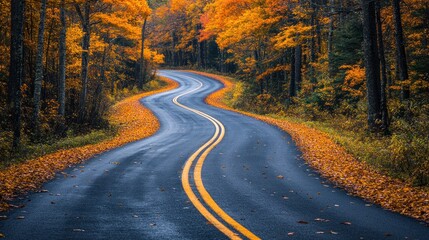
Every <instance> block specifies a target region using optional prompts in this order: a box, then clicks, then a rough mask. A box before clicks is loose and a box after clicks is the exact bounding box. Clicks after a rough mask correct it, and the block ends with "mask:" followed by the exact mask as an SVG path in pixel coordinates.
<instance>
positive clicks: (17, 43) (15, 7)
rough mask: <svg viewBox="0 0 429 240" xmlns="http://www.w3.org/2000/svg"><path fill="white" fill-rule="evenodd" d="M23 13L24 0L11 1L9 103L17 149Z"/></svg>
mask: <svg viewBox="0 0 429 240" xmlns="http://www.w3.org/2000/svg"><path fill="white" fill-rule="evenodd" d="M24 13H25V0H12V1H11V10H10V16H11V29H10V64H9V82H8V90H9V91H8V92H9V103H10V109H11V111H12V119H11V122H12V129H13V142H12V148H13V149H17V148H18V147H19V146H20V142H21V98H22V93H21V85H22V79H23V68H24V56H23V53H24V51H23V44H24V34H23V31H24Z"/></svg>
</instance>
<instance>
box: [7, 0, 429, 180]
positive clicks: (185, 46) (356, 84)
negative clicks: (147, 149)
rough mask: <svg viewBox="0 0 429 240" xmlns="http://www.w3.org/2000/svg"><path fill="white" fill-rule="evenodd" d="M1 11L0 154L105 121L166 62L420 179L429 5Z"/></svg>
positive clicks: (94, 3) (132, 2)
mask: <svg viewBox="0 0 429 240" xmlns="http://www.w3.org/2000/svg"><path fill="white" fill-rule="evenodd" d="M0 11H1V15H0V24H1V26H0V31H1V32H0V49H1V52H2V53H3V54H2V55H0V84H1V85H0V94H1V97H0V114H1V122H0V129H1V130H2V132H1V135H0V140H1V144H2V146H1V149H2V151H3V152H6V151H7V152H8V153H13V151H16V150H17V149H19V146H20V145H22V143H24V144H27V143H37V142H43V141H46V139H52V138H54V139H55V138H60V137H64V136H65V135H67V134H68V133H69V132H71V131H74V132H85V131H89V130H91V129H94V128H100V127H103V126H105V125H106V124H107V123H106V122H105V120H103V116H104V115H105V113H106V111H107V109H108V106H109V104H110V103H111V102H113V100H114V99H115V98H116V96H117V95H121V93H122V92H123V91H130V90H131V91H132V89H144V85H145V83H146V82H147V81H148V80H149V79H151V78H152V77H153V74H154V70H155V69H156V67H157V66H158V65H159V64H161V63H164V66H165V67H182V68H196V69H206V70H215V71H218V72H222V73H227V74H234V76H236V77H238V78H239V79H240V82H238V83H237V86H236V90H235V92H234V93H233V94H232V95H231V99H230V101H231V104H232V105H234V106H235V107H237V108H241V109H244V110H251V111H255V112H257V113H262V114H271V113H275V114H279V115H281V116H294V117H297V118H301V119H310V120H318V121H322V122H329V123H330V124H331V125H330V126H334V127H335V129H337V130H338V129H341V130H348V131H349V132H352V133H354V134H355V135H354V136H352V137H353V138H356V139H357V141H360V142H366V143H369V145H367V148H371V147H373V146H375V145H376V146H379V149H381V150H382V151H381V152H380V151H378V150H374V151H373V153H371V152H366V150H367V148H363V150H362V149H361V150H356V152H363V153H362V154H363V155H365V156H364V157H362V158H363V159H365V158H366V159H371V158H377V157H379V156H381V157H383V158H385V159H384V160H383V161H381V163H380V162H375V165H383V166H384V167H387V168H389V169H393V171H394V172H397V173H398V174H397V175H399V177H401V176H402V174H404V175H406V176H413V177H412V181H413V182H414V183H416V184H419V185H426V184H429V161H428V160H427V156H428V155H429V147H428V144H427V142H428V141H429V139H428V138H429V137H428V136H429V128H428V126H427V123H428V120H429V116H428V114H429V45H428V44H429V39H428V38H429V2H428V1H427V0H403V1H400V0H352V1H346V0H170V1H167V0H165V1H162V0H159V1H149V2H146V1H139V0H124V1H120V0H74V1H71V0H55V1H47V0H38V1H33V0H11V1H9V0H0ZM11 22H12V23H13V24H11ZM8 53H10V54H8ZM11 146H12V148H11ZM7 149H8V150H7ZM10 149H12V150H10ZM352 152H353V151H352ZM358 157H359V158H360V156H358Z"/></svg>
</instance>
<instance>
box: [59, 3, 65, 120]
mask: <svg viewBox="0 0 429 240" xmlns="http://www.w3.org/2000/svg"><path fill="white" fill-rule="evenodd" d="M60 21H61V31H60V38H59V53H58V55H59V58H58V103H59V105H60V106H59V108H58V114H59V115H60V116H61V117H64V116H65V112H66V50H67V49H66V34H67V24H66V11H65V0H61V2H60Z"/></svg>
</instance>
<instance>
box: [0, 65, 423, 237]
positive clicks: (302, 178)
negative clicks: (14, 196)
mask: <svg viewBox="0 0 429 240" xmlns="http://www.w3.org/2000/svg"><path fill="white" fill-rule="evenodd" d="M159 75H161V76H165V77H168V78H171V79H173V80H175V81H177V82H179V83H180V87H179V88H177V89H174V90H172V91H169V92H165V93H160V94H157V95H154V96H150V97H147V98H145V99H142V100H141V102H142V103H143V104H144V105H146V106H147V107H148V108H150V109H151V110H152V111H153V112H154V113H155V114H156V115H157V117H158V118H159V120H160V122H161V129H160V130H159V131H158V132H157V133H156V134H155V135H154V136H152V137H149V138H147V139H143V140H140V141H137V142H134V143H131V144H128V145H126V146H123V147H120V148H117V149H114V150H111V151H109V152H106V153H103V154H101V155H98V156H96V157H94V158H92V159H90V160H88V161H87V162H86V163H85V164H84V166H83V165H82V166H76V167H72V168H70V169H68V170H67V171H66V172H67V173H68V174H69V175H72V176H75V177H68V178H64V177H63V176H62V175H61V174H58V177H57V178H56V179H54V180H53V181H50V182H48V183H46V184H45V185H44V186H43V189H46V190H48V192H45V193H33V194H30V195H28V196H27V197H26V198H24V199H21V200H18V201H17V202H16V204H17V205H18V204H25V205H26V206H25V207H24V208H20V209H14V210H11V211H10V212H7V213H6V215H7V216H8V219H7V220H3V221H0V232H1V233H4V234H5V236H6V238H5V239H106V238H107V239H228V238H230V239H259V238H260V239H288V238H296V239H385V238H386V239H422V240H423V239H429V228H428V227H426V225H425V224H423V223H420V222H418V221H416V220H414V219H411V218H408V217H404V216H401V215H399V214H396V213H392V212H389V211H385V210H383V209H381V208H379V207H377V206H375V205H372V204H369V203H368V202H365V201H363V200H361V199H359V198H357V197H353V196H349V195H347V193H346V192H344V191H343V190H340V189H338V188H335V187H334V185H332V184H330V183H329V182H327V181H326V180H325V179H323V178H321V177H320V176H319V175H318V174H317V173H316V172H314V171H313V170H311V169H310V168H309V167H308V166H307V165H306V164H305V162H304V161H303V160H302V159H301V158H300V152H299V151H298V150H297V148H296V146H295V145H294V143H293V141H292V139H291V138H290V136H289V135H288V134H286V133H284V132H282V131H281V130H279V129H278V128H276V127H273V126H270V125H268V124H266V123H263V122H260V121H258V120H255V119H252V118H250V117H246V116H243V115H240V114H237V113H233V112H230V111H226V110H222V109H218V108H215V107H212V106H209V105H207V104H205V103H204V99H205V97H206V96H207V95H208V94H210V93H211V92H214V91H216V90H218V89H220V88H221V87H222V85H221V84H220V83H219V82H217V81H215V80H212V79H210V78H207V77H203V76H200V75H197V74H193V73H188V72H181V71H172V70H162V71H160V72H159Z"/></svg>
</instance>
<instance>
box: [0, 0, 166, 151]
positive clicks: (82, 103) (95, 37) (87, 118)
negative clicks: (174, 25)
mask: <svg viewBox="0 0 429 240" xmlns="http://www.w3.org/2000/svg"><path fill="white" fill-rule="evenodd" d="M0 11H1V14H0V49H1V50H0V52H1V53H2V54H1V55H0V119H1V122H0V130H1V134H0V145H1V146H0V152H1V154H0V156H1V159H6V158H9V157H10V155H11V154H12V156H13V155H14V153H17V152H19V151H20V150H22V149H23V147H25V146H27V145H29V144H30V145H31V144H36V143H44V142H52V141H55V139H59V138H63V137H67V135H79V134H85V133H87V132H90V131H91V130H93V129H99V128H105V127H108V126H107V125H108V123H107V122H106V120H105V115H106V112H107V110H108V108H109V106H110V105H111V104H112V103H113V102H114V100H115V99H116V98H117V97H118V96H122V95H124V94H125V95H126V93H127V92H137V91H138V90H142V89H144V88H145V85H146V83H147V82H148V81H149V80H150V79H151V78H152V77H153V74H154V71H153V70H154V69H155V67H156V66H157V64H159V63H162V61H163V56H162V55H161V54H158V53H157V52H156V51H154V50H152V49H151V48H150V47H149V46H148V43H147V42H146V41H145V34H146V22H147V19H148V17H149V16H150V14H151V8H150V7H149V5H148V3H147V2H146V1H139V0H127V1H119V0H103V1H101V0H76V1H70V0H55V1H52V0H51V1H48V0H37V1H33V0H12V1H9V0H1V1H0ZM11 23H12V24H11Z"/></svg>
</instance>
